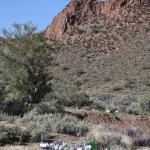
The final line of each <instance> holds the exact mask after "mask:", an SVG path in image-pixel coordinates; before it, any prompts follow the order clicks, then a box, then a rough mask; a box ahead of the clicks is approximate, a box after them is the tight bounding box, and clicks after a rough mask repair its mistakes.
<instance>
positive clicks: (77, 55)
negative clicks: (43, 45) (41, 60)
mask: <svg viewBox="0 0 150 150" xmlns="http://www.w3.org/2000/svg"><path fill="white" fill-rule="evenodd" d="M45 34H46V36H48V37H49V38H53V39H56V40H58V41H60V42H62V43H64V44H65V45H66V47H65V48H63V49H62V50H61V51H60V52H59V54H58V56H56V62H57V64H59V65H56V66H55V67H54V70H53V72H54V74H56V76H57V78H58V79H60V80H61V81H62V82H65V83H73V84H77V85H79V86H80V87H81V88H82V89H83V90H87V89H88V91H89V90H92V91H95V90H96V91H115V90H117V89H118V90H124V91H125V92H126V91H127V92H130V91H137V90H140V91H149V85H150V84H149V83H150V79H149V78H150V67H149V66H150V59H149V58H150V44H149V41H150V1H149V0H145V1H144V0H143V1H142V0H107V1H98V0H76V1H75V0H72V1H71V2H70V3H69V4H68V5H67V6H66V8H65V9H64V10H63V11H62V12H60V13H59V14H58V16H56V17H55V18H54V21H53V22H52V24H50V25H49V26H48V28H47V29H46V30H45ZM65 68H66V69H65ZM58 72H59V73H58Z"/></svg>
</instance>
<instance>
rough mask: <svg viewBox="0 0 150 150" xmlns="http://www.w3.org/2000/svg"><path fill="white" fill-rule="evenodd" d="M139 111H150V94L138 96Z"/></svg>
mask: <svg viewBox="0 0 150 150" xmlns="http://www.w3.org/2000/svg"><path fill="white" fill-rule="evenodd" d="M138 101H139V104H140V112H141V113H150V109H149V108H150V96H149V95H142V96H139V97H138Z"/></svg>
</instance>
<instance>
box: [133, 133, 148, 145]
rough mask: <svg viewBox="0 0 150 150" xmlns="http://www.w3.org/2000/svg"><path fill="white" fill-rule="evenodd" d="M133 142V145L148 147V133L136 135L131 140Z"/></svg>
mask: <svg viewBox="0 0 150 150" xmlns="http://www.w3.org/2000/svg"><path fill="white" fill-rule="evenodd" d="M133 144H134V145H135V146H145V147H150V135H149V134H143V135H140V136H138V137H136V138H135V139H134V141H133Z"/></svg>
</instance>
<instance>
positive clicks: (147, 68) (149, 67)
mask: <svg viewBox="0 0 150 150" xmlns="http://www.w3.org/2000/svg"><path fill="white" fill-rule="evenodd" d="M149 69H150V66H149V65H144V66H143V67H142V70H149Z"/></svg>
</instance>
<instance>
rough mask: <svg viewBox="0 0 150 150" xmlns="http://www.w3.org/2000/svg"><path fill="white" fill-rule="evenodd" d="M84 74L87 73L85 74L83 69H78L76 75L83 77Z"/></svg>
mask: <svg viewBox="0 0 150 150" xmlns="http://www.w3.org/2000/svg"><path fill="white" fill-rule="evenodd" d="M83 74H85V72H84V71H83V70H82V69H77V70H76V75H77V76H81V75H83Z"/></svg>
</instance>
